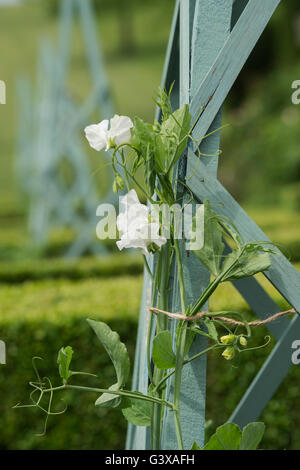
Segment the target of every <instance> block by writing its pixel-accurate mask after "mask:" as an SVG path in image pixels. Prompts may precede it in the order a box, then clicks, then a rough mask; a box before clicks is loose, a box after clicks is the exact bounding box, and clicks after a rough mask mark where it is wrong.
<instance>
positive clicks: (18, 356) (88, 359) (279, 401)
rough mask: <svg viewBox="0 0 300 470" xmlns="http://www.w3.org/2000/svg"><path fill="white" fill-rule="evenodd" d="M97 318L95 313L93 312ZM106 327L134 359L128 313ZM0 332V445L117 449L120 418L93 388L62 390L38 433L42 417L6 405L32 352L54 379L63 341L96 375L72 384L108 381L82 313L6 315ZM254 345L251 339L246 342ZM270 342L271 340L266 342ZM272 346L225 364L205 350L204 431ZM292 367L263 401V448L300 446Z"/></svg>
mask: <svg viewBox="0 0 300 470" xmlns="http://www.w3.org/2000/svg"><path fill="white" fill-rule="evenodd" d="M92 317H93V318H95V319H97V318H98V319H99V316H95V315H94V316H92ZM109 323H110V326H111V327H112V328H113V329H115V330H117V331H118V332H119V333H120V336H121V338H122V340H123V341H124V342H125V343H126V344H127V347H128V349H129V352H130V356H131V358H133V354H134V347H135V337H136V321H133V320H130V319H128V317H126V315H125V317H124V318H122V317H118V318H116V319H114V320H111V321H110V322H109ZM256 331H257V333H256V339H255V342H263V341H264V335H265V331H264V330H258V329H257V330H256ZM1 337H2V338H4V339H5V341H6V342H7V349H8V361H7V365H6V366H1V376H0V389H1V396H2V397H5V399H3V398H2V399H1V402H0V414H1V420H0V449H121V448H123V447H124V439H125V433H126V423H125V420H124V419H123V417H122V415H121V414H120V412H119V411H118V410H106V409H96V408H95V407H94V401H95V399H96V398H97V395H96V394H93V393H92V394H90V393H87V394H86V393H79V392H77V393H74V392H68V393H64V394H61V395H58V396H57V397H56V402H57V406H58V407H60V406H62V404H61V403H60V401H59V399H60V398H62V397H64V399H65V400H66V402H67V404H68V410H67V411H66V413H65V414H64V415H61V416H55V417H50V419H49V423H48V431H47V434H46V436H44V437H38V436H36V434H37V433H39V432H41V431H42V429H43V416H42V415H41V414H40V413H39V412H37V410H33V409H12V406H13V405H15V404H16V403H18V402H20V401H21V402H22V403H27V402H28V395H29V391H30V388H29V386H28V381H29V380H32V379H33V378H34V375H33V371H32V367H31V358H32V356H34V355H38V356H40V357H43V358H44V361H43V362H41V363H40V368H41V373H43V374H47V375H49V377H50V378H51V380H52V381H53V383H54V384H58V383H59V379H58V376H57V366H56V355H57V351H58V349H59V348H60V347H61V346H62V345H67V344H69V345H71V346H72V347H73V349H74V350H75V354H74V368H76V369H77V370H86V371H90V372H96V373H97V374H98V377H99V379H95V378H89V377H87V378H79V377H78V378H76V383H85V384H87V383H88V384H90V385H94V386H95V385H96V386H108V385H110V384H111V383H113V382H112V381H113V380H114V371H113V367H112V366H111V363H110V361H109V359H108V357H107V355H106V354H105V352H104V350H103V349H102V347H101V346H100V345H99V342H98V340H97V338H96V336H95V335H94V334H93V332H92V330H91V329H90V328H89V326H88V324H87V322H86V321H85V319H84V318H79V317H75V318H74V317H70V318H69V321H65V322H60V321H59V322H57V323H53V322H49V321H43V320H42V319H41V321H35V322H27V321H22V320H20V321H18V322H16V321H10V322H4V323H2V324H1ZM253 344H254V342H253ZM272 345H273V343H272ZM272 345H271V346H268V347H267V348H266V349H265V350H258V351H256V352H247V353H244V355H241V356H240V360H239V362H238V363H235V364H232V363H228V362H226V361H225V360H223V359H221V358H220V357H219V354H213V355H209V359H208V379H207V383H208V386H207V419H212V420H213V424H212V426H211V431H213V429H214V428H215V427H216V426H217V425H219V424H222V423H224V422H225V421H226V420H227V419H228V417H229V415H230V413H231V411H232V410H233V409H234V407H235V405H236V404H237V403H238V401H239V399H240V398H241V396H242V395H243V393H244V391H245V390H246V388H247V386H248V385H249V383H250V382H251V380H252V378H253V377H254V375H255V373H256V371H257V370H258V368H259V366H260V365H261V364H262V362H263V359H264V357H265V356H266V355H267V354H268V353H269V352H270V350H271V348H272ZM299 373H300V371H299V369H298V368H296V367H294V368H292V370H291V371H290V372H289V374H288V377H287V379H286V380H285V382H284V383H283V384H282V385H281V387H280V389H279V390H278V392H277V393H276V396H275V397H274V399H273V400H272V401H271V402H270V404H269V405H268V407H267V409H266V411H265V412H264V414H263V416H262V419H263V420H264V421H265V423H266V425H267V432H266V436H265V438H264V441H263V444H262V447H263V448H265V449H299V442H300V410H299V407H298V396H299V387H298V384H299V379H300V375H299Z"/></svg>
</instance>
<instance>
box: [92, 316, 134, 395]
mask: <svg viewBox="0 0 300 470" xmlns="http://www.w3.org/2000/svg"><path fill="white" fill-rule="evenodd" d="M87 321H88V323H89V325H90V326H91V327H92V328H93V330H94V332H95V333H96V335H97V337H98V338H99V340H100V341H101V343H102V344H103V346H104V348H105V349H106V351H107V353H108V355H109V357H110V358H111V360H112V363H113V365H114V367H115V370H116V375H117V384H118V387H119V388H121V387H122V386H124V385H125V383H126V381H127V379H128V375H129V369H130V363H129V355H128V352H127V349H126V346H125V344H124V343H121V341H120V337H119V335H118V333H116V332H115V331H112V330H111V329H110V328H109V326H108V325H106V323H103V322H100V321H94V320H87Z"/></svg>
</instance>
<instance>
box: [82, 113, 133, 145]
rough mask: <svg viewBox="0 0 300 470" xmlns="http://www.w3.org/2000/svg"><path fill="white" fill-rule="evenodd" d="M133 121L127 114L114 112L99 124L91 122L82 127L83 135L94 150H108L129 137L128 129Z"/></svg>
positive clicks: (126, 140)
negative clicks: (122, 114)
mask: <svg viewBox="0 0 300 470" xmlns="http://www.w3.org/2000/svg"><path fill="white" fill-rule="evenodd" d="M132 127H133V122H132V121H131V119H130V118H129V117H128V116H118V114H115V115H114V117H113V118H111V120H110V122H109V121H108V119H104V120H103V121H101V122H99V124H92V125H90V126H87V127H86V128H85V129H84V132H85V136H86V138H87V140H88V141H89V144H90V146H91V147H92V148H93V149H95V150H98V151H99V150H102V149H104V148H105V150H109V149H110V148H112V147H115V146H118V145H121V144H125V143H126V142H129V141H130V139H131V131H130V129H131V128H132Z"/></svg>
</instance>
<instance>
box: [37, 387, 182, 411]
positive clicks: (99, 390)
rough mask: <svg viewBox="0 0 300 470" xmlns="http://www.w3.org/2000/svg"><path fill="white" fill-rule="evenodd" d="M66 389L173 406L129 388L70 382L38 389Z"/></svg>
mask: <svg viewBox="0 0 300 470" xmlns="http://www.w3.org/2000/svg"><path fill="white" fill-rule="evenodd" d="M66 389H68V390H70V389H71V390H81V391H84V392H97V393H109V394H110V395H118V396H124V397H128V398H134V399H136V400H144V401H150V402H152V403H158V404H160V405H165V406H168V407H169V408H173V405H172V403H169V402H168V401H166V400H161V399H160V398H157V397H152V396H149V395H144V394H142V393H138V392H132V391H130V390H107V389H105V388H94V387H84V386H81V385H70V384H65V385H61V386H59V387H53V388H48V389H46V390H43V389H40V390H41V391H42V392H43V393H52V392H54V391H57V390H66Z"/></svg>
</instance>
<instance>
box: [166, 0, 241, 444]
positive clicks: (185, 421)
mask: <svg viewBox="0 0 300 470" xmlns="http://www.w3.org/2000/svg"><path fill="white" fill-rule="evenodd" d="M231 13H232V2H231V0H230V1H228V0H224V1H221V2H216V1H214V0H209V1H203V0H202V1H200V0H196V1H193V0H189V1H185V0H184V1H181V4H180V104H181V105H182V104H184V103H187V104H190V103H191V100H192V99H193V96H194V93H195V92H196V90H197V88H198V87H199V84H200V83H201V81H202V80H203V79H204V77H205V75H206V73H207V72H208V70H209V69H210V67H211V65H212V63H213V61H214V60H215V59H216V56H217V55H218V53H219V51H220V50H221V48H222V46H223V44H224V42H225V40H226V38H227V37H228V35H229V33H230V25H231ZM196 119H197V116H195V115H194V116H193V121H194V120H196ZM221 119H222V117H221V111H220V112H219V113H218V114H217V116H216V118H215V120H214V122H213V123H212V124H211V127H210V129H209V132H212V131H215V130H216V129H218V128H219V127H220V124H221ZM219 141H220V132H215V133H214V134H213V135H212V136H210V137H209V138H206V139H205V140H204V141H203V142H202V143H201V145H200V151H201V152H203V153H205V154H209V155H217V154H218V150H219ZM187 150H188V149H187ZM187 159H188V151H187V152H186V153H185V155H184V156H183V157H182V159H181V163H180V165H179V168H178V179H179V180H181V181H185V180H187V179H188V178H189V174H188V173H187V172H186V167H187V165H186V163H187ZM202 160H203V162H204V163H205V164H206V165H207V167H208V169H209V171H210V172H212V173H213V174H215V175H216V173H217V167H218V157H202ZM178 191H179V193H180V191H182V188H180V185H179V188H178ZM184 192H185V190H184V191H183V194H182V195H183V204H185V203H186V202H187V200H188V199H189V195H185V194H184ZM179 196H180V194H179ZM181 249H182V259H183V268H184V277H185V288H186V295H187V303H188V304H189V303H192V302H193V300H194V299H195V298H196V297H198V296H199V295H200V294H201V292H202V291H204V289H205V288H206V287H207V285H208V283H209V277H210V276H209V273H208V271H207V270H206V269H205V268H204V267H203V266H202V265H201V263H200V262H199V260H198V259H197V258H196V257H194V256H189V253H187V252H186V251H185V249H184V242H182V243H181ZM179 309H180V299H179V288H178V280H177V273H175V278H174V281H173V288H172V311H173V312H175V311H178V310H179ZM175 329H176V324H173V325H172V330H173V334H174V333H175ZM205 344H206V341H205V340H204V339H202V338H200V337H197V338H196V339H195V340H194V344H193V345H192V348H191V351H190V354H191V355H193V354H195V353H196V352H197V351H199V350H200V349H203V348H204V347H205ZM172 382H173V381H171V384H169V386H168V390H167V394H168V399H169V398H170V395H172V392H173V383H172ZM205 392H206V357H205V356H203V357H200V358H199V359H198V360H196V361H194V362H193V363H191V364H188V365H186V366H185V367H184V370H183V377H182V398H181V421H182V432H183V439H184V446H185V448H186V449H190V448H191V446H192V444H193V441H194V440H197V442H198V444H199V445H203V443H204V429H205ZM191 429H193V433H191V432H190V430H191ZM176 446H177V440H176V434H175V428H174V420H173V415H172V412H169V411H168V410H167V411H166V415H165V420H164V428H163V441H162V448H163V449H176Z"/></svg>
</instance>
